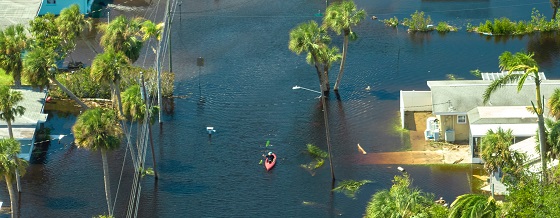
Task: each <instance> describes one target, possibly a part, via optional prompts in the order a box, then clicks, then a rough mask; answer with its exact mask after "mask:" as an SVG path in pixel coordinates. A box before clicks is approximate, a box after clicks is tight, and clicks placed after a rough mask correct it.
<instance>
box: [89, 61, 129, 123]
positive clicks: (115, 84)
mask: <svg viewBox="0 0 560 218" xmlns="http://www.w3.org/2000/svg"><path fill="white" fill-rule="evenodd" d="M129 67H130V63H129V59H128V58H127V57H126V56H125V55H124V53H122V52H115V51H114V50H107V51H105V52H103V53H101V54H98V55H97V56H95V58H94V59H93V62H92V64H91V72H90V74H91V77H92V78H93V79H94V80H95V81H96V82H103V83H109V84H110V87H111V100H112V102H113V106H116V107H117V108H118V110H119V112H120V113H121V114H123V109H122V103H121V91H120V79H121V75H120V74H121V72H124V71H125V70H127V69H128V68H129Z"/></svg>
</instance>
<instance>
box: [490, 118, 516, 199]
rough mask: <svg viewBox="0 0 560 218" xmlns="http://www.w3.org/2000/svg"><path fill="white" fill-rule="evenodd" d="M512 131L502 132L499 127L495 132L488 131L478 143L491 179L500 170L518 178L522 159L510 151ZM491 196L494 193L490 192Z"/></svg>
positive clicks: (512, 138) (512, 137)
mask: <svg viewBox="0 0 560 218" xmlns="http://www.w3.org/2000/svg"><path fill="white" fill-rule="evenodd" d="M514 138H515V137H514V136H513V131H512V130H511V129H508V130H507V131H504V130H503V129H502V128H501V127H499V128H498V130H497V131H496V132H494V131H493V130H491V129H489V130H488V132H487V133H486V135H485V136H484V137H482V139H481V142H480V148H481V157H482V159H483V160H484V168H485V169H486V171H488V173H490V175H491V176H492V177H494V172H496V171H497V170H498V169H502V170H503V171H504V172H505V173H506V174H507V175H509V176H512V177H513V178H518V176H517V175H519V173H520V172H521V171H520V170H521V168H522V165H523V157H522V155H521V154H519V153H518V152H515V151H512V150H510V148H509V147H510V146H511V145H512V144H513V140H514ZM492 195H494V192H493V191H492Z"/></svg>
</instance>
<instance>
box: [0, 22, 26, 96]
mask: <svg viewBox="0 0 560 218" xmlns="http://www.w3.org/2000/svg"><path fill="white" fill-rule="evenodd" d="M26 47H27V35H26V33H25V29H24V28H23V25H21V24H19V25H11V26H8V27H7V28H6V29H4V31H2V30H0V68H1V69H3V70H4V71H6V73H7V74H9V73H11V74H12V77H13V78H14V85H15V86H16V87H19V86H21V70H22V54H23V52H24V50H25V48H26Z"/></svg>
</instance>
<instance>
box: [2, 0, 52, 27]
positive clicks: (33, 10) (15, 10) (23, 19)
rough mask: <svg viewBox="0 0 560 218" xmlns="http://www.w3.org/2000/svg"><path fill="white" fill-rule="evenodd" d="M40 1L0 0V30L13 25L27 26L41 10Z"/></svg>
mask: <svg viewBox="0 0 560 218" xmlns="http://www.w3.org/2000/svg"><path fill="white" fill-rule="evenodd" d="M42 2H43V1H42V0H0V29H1V30H3V29H4V28H6V27H8V26H10V25H14V24H23V25H24V26H28V25H29V21H30V20H32V19H33V18H35V16H37V14H38V13H39V9H40V8H41V3H42Z"/></svg>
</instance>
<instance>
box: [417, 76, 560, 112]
mask: <svg viewBox="0 0 560 218" xmlns="http://www.w3.org/2000/svg"><path fill="white" fill-rule="evenodd" d="M427 83H428V87H430V90H431V91H432V104H433V106H432V112H433V113H434V114H438V115H442V114H466V113H467V112H468V111H470V110H472V109H474V108H476V107H479V106H531V101H532V102H535V83H534V82H531V81H527V82H525V84H524V86H523V88H522V89H521V91H519V92H518V91H517V84H507V85H504V86H502V87H501V88H499V89H498V90H496V92H494V93H493V94H492V96H491V97H490V100H489V101H488V103H487V104H483V102H482V101H483V98H482V95H483V94H484V91H485V90H486V88H487V87H488V85H489V84H490V83H492V81H490V80H445V81H428V82H427ZM556 88H560V80H543V81H542V82H541V95H544V96H545V98H548V97H549V96H551V95H552V93H553V92H554V89H556Z"/></svg>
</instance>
